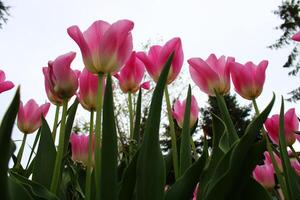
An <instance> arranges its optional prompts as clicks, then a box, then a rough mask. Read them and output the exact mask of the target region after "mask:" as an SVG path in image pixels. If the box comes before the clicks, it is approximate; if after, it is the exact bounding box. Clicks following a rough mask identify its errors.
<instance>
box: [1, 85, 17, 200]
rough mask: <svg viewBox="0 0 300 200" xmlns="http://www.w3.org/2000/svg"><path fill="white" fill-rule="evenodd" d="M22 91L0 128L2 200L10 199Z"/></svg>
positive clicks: (14, 100) (13, 102)
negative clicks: (9, 177) (10, 168)
mask: <svg viewBox="0 0 300 200" xmlns="http://www.w3.org/2000/svg"><path fill="white" fill-rule="evenodd" d="M19 102H20V89H19V87H18V89H17V91H16V94H15V96H14V99H13V100H12V102H11V104H10V106H9V108H8V110H7V111H6V113H5V115H4V117H3V119H2V122H1V126H0V151H1V156H0V169H1V170H0V188H1V192H0V199H9V197H8V196H9V194H8V186H7V170H8V162H9V159H10V157H11V155H12V154H13V151H12V150H13V149H12V144H13V142H12V141H11V134H12V130H13V127H14V123H15V119H16V116H17V113H18V110H19Z"/></svg>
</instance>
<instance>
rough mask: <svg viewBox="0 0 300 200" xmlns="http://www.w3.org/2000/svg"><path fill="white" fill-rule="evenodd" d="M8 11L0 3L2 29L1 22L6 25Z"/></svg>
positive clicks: (0, 2)
mask: <svg viewBox="0 0 300 200" xmlns="http://www.w3.org/2000/svg"><path fill="white" fill-rule="evenodd" d="M8 9H9V7H8V6H6V5H4V3H3V2H2V1H0V28H2V24H3V22H4V23H6V21H7V16H8Z"/></svg>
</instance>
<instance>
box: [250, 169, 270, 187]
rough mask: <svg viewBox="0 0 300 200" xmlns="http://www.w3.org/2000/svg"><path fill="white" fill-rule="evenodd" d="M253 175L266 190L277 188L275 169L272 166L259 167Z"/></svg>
mask: <svg viewBox="0 0 300 200" xmlns="http://www.w3.org/2000/svg"><path fill="white" fill-rule="evenodd" d="M252 175H253V178H254V179H255V180H256V181H257V182H258V183H260V184H261V185H262V186H263V187H265V188H266V189H268V190H271V189H273V188H274V187H275V178H274V168H273V166H272V165H267V164H265V165H257V166H256V167H255V169H254V171H253V172H252Z"/></svg>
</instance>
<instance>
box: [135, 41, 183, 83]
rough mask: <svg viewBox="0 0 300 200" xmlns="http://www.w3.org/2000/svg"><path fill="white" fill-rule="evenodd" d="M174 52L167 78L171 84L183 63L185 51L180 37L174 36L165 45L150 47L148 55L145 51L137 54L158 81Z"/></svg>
mask: <svg viewBox="0 0 300 200" xmlns="http://www.w3.org/2000/svg"><path fill="white" fill-rule="evenodd" d="M173 52H174V57H173V60H172V63H171V68H170V71H169V75H168V79H167V84H170V83H172V82H173V81H174V80H175V79H176V77H177V76H178V74H179V72H180V70H181V68H182V64H183V51H182V45H181V40H180V38H173V39H171V40H169V41H168V42H167V43H166V44H165V45H164V46H159V45H154V46H152V47H151V48H150V50H149V52H148V55H146V54H145V53H144V52H139V53H137V56H138V57H139V59H141V61H143V63H144V64H145V67H146V70H147V72H148V73H149V75H150V76H151V77H152V79H153V80H154V81H155V82H157V81H158V78H159V76H160V73H161V71H162V70H163V67H164V65H165V64H166V62H167V60H168V58H169V56H170V55H171V54H172V53H173Z"/></svg>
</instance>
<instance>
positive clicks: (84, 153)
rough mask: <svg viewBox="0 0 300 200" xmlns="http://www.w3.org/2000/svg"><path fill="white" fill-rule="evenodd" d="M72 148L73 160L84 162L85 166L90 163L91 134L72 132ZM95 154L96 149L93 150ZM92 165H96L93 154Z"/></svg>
mask: <svg viewBox="0 0 300 200" xmlns="http://www.w3.org/2000/svg"><path fill="white" fill-rule="evenodd" d="M70 142H71V148H72V160H73V161H75V162H80V163H83V164H84V165H85V166H87V165H88V157H89V135H83V134H82V135H77V134H75V133H72V134H71V136H70ZM94 142H95V140H94V135H93V146H92V149H94V147H95V146H94ZM93 154H94V150H93ZM92 165H94V155H92Z"/></svg>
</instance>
